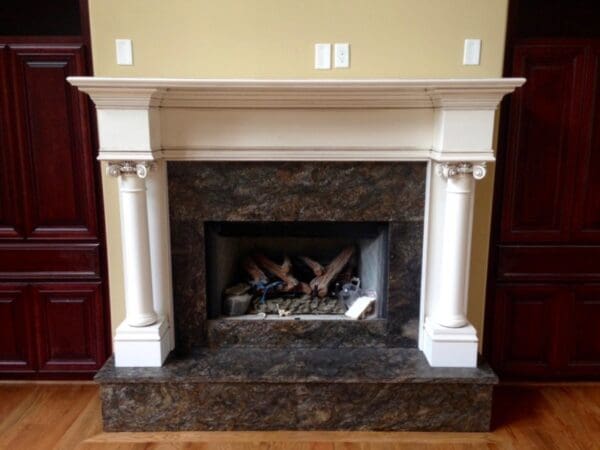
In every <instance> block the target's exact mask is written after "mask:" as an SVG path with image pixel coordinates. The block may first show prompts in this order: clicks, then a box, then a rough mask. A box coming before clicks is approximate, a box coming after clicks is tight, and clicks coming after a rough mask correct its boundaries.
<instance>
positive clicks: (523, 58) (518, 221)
mask: <svg viewBox="0 0 600 450" xmlns="http://www.w3.org/2000/svg"><path fill="white" fill-rule="evenodd" d="M585 52H586V48H585V46H584V45H576V44H572V45H569V44H557V45H548V44H540V45H538V44H530V45H522V46H517V47H516V49H515V55H514V62H513V76H519V77H526V78H527V83H526V84H525V86H524V87H523V88H521V89H519V90H517V91H516V92H515V94H513V98H512V99H511V100H512V102H511V106H512V108H511V111H510V130H509V136H508V152H507V159H506V173H505V179H504V181H505V184H504V198H503V209H502V237H501V239H502V242H503V243H508V242H513V243H514V242H526V243H534V242H563V241H567V240H568V238H569V222H570V217H571V216H570V214H569V213H570V211H571V197H572V181H571V180H572V177H573V171H574V168H575V167H574V164H575V161H574V156H575V154H576V153H577V152H578V148H577V147H578V145H579V141H580V123H581V120H582V116H581V113H582V95H583V84H584V83H583V82H584V74H585V71H584V69H585V68H584V65H585Z"/></svg>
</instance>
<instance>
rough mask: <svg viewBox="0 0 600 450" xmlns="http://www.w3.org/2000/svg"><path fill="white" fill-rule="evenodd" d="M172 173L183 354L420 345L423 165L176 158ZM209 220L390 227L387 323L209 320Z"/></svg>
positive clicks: (177, 302)
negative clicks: (191, 351) (237, 347)
mask: <svg viewBox="0 0 600 450" xmlns="http://www.w3.org/2000/svg"><path fill="white" fill-rule="evenodd" d="M168 176H169V205H170V221H171V252H172V255H173V258H172V264H173V290H174V307H175V330H176V333H175V335H176V345H175V348H176V349H177V350H178V351H180V352H183V351H186V350H189V349H190V348H194V347H200V346H208V347H211V348H215V347H222V346H224V347H227V346H232V345H243V346H250V347H258V348H263V349H268V348H273V347H274V348H304V347H312V348H339V347H365V346H366V347H373V346H377V347H382V346H384V347H405V348H416V347H417V338H418V323H419V303H420V296H419V291H420V283H421V254H422V252H423V211H424V206H425V178H426V165H425V164H424V163H421V162H396V163H373V162H353V163H349V162H244V163H240V162H224V163H222V162H221V163H219V162H212V163H201V162H194V163H189V162H175V161H174V162H169V163H168ZM341 193H343V195H340V194H341ZM207 221H236V222H237V221H252V222H255V221H259V222H261V221H262V222H270V221H277V222H293V221H312V222H315V221H327V222H336V221H342V222H369V221H372V222H387V223H388V224H389V228H388V235H389V236H388V242H389V253H390V255H389V263H388V273H389V277H388V295H386V296H385V297H387V299H388V301H387V305H386V308H385V310H386V317H384V318H381V319H374V320H360V321H346V320H331V321H323V320H293V319H292V320H285V321H280V320H278V321H256V320H235V321H233V320H219V319H213V320H207V305H206V290H207V289H206V277H205V275H206V267H205V263H206V258H205V245H204V244H205V237H204V235H203V232H204V222H207ZM379 294H380V295H381V294H383V293H379Z"/></svg>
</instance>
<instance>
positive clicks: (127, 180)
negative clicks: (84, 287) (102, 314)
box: [108, 161, 171, 367]
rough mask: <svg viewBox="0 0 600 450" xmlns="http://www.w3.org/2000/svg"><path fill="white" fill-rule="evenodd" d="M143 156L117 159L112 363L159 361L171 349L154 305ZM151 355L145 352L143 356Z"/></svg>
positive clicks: (114, 170)
mask: <svg viewBox="0 0 600 450" xmlns="http://www.w3.org/2000/svg"><path fill="white" fill-rule="evenodd" d="M151 168H152V166H151V164H150V163H148V162H130V161H124V162H117V163H111V164H109V166H108V174H109V175H111V176H115V177H119V203H120V205H119V206H120V213H121V239H122V243H123V244H122V245H123V271H124V279H125V320H124V322H123V323H122V324H121V325H119V327H118V328H117V332H116V335H115V338H114V352H115V364H116V365H117V366H125V367H133V366H160V365H161V364H162V362H163V361H164V360H165V358H166V357H167V355H168V352H169V350H171V339H170V331H169V328H170V327H169V322H168V320H165V317H164V316H159V315H158V314H157V313H156V311H155V307H154V295H153V285H154V282H153V276H152V275H153V274H152V266H151V259H150V256H151V251H150V233H149V225H148V200H147V188H146V177H147V176H148V173H149V171H150V169H151ZM149 355H151V357H150V356H149Z"/></svg>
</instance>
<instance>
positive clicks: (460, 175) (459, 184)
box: [433, 162, 486, 328]
mask: <svg viewBox="0 0 600 450" xmlns="http://www.w3.org/2000/svg"><path fill="white" fill-rule="evenodd" d="M437 171H438V175H440V176H441V177H443V178H444V179H446V202H445V204H446V206H445V212H444V228H443V241H442V267H441V270H442V273H441V282H440V298H439V301H438V302H437V305H436V308H435V311H433V318H434V320H435V321H436V322H437V323H438V324H440V325H442V326H444V327H448V328H460V327H464V326H466V325H468V321H467V296H468V271H469V267H468V265H469V251H470V242H471V228H472V221H473V196H474V192H475V180H480V179H482V178H483V177H484V176H485V174H486V168H485V163H480V164H472V163H465V162H461V163H456V164H448V163H444V164H439V165H438V167H437Z"/></svg>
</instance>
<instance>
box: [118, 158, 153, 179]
mask: <svg viewBox="0 0 600 450" xmlns="http://www.w3.org/2000/svg"><path fill="white" fill-rule="evenodd" d="M153 167H154V163H153V162H152V161H110V162H109V163H108V166H107V167H106V174H107V175H110V176H111V177H119V176H121V175H137V176H138V177H140V178H146V177H147V176H148V172H149V171H150V170H152V168H153Z"/></svg>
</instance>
